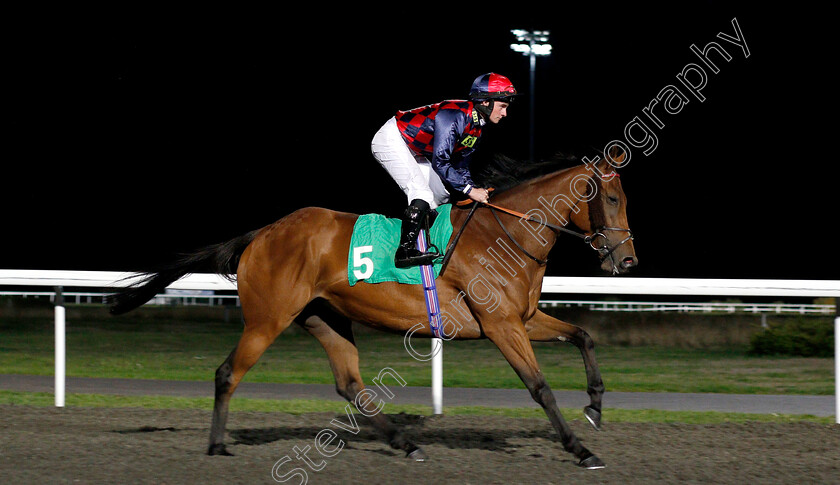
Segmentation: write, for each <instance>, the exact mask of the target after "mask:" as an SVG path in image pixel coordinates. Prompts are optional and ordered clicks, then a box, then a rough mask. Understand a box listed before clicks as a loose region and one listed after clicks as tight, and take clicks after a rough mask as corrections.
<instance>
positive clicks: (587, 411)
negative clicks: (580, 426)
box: [583, 406, 601, 431]
mask: <svg viewBox="0 0 840 485" xmlns="http://www.w3.org/2000/svg"><path fill="white" fill-rule="evenodd" d="M583 415H584V416H586V420H587V421H589V424H591V425H592V427H593V428H595V429H596V430H597V431H601V411H598V410H597V409H595V408H593V407H592V406H586V407H585V408H583Z"/></svg>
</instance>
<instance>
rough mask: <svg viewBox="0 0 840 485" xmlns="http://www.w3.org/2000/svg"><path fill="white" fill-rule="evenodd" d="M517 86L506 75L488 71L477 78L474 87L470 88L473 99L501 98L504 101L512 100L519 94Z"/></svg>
mask: <svg viewBox="0 0 840 485" xmlns="http://www.w3.org/2000/svg"><path fill="white" fill-rule="evenodd" d="M518 95H519V93H517V92H516V88H515V87H513V83H512V82H510V79H508V78H507V77H505V76H502V75H501V74H496V73H495V72H488V73H487V74H482V75H481V76H478V77H477V78H475V81H473V84H472V88H470V99H471V100H480V101H483V100H485V99H487V100H499V101H504V102H507V103H509V102H511V101H512V100H513V97H514V96H518Z"/></svg>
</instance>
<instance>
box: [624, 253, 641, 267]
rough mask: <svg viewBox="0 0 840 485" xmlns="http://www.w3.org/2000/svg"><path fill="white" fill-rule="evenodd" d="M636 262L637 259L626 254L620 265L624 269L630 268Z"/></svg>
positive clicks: (637, 261) (637, 262)
mask: <svg viewBox="0 0 840 485" xmlns="http://www.w3.org/2000/svg"><path fill="white" fill-rule="evenodd" d="M637 264H639V260H637V259H636V257H635V256H627V257H626V258H624V259H622V260H621V267H623V268H625V269H627V268H632V267H634V266H636V265H637Z"/></svg>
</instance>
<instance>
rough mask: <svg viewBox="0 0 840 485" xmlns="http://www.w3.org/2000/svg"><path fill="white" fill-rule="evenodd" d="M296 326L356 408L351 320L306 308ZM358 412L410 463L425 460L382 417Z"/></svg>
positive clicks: (359, 384) (322, 308) (360, 386)
mask: <svg viewBox="0 0 840 485" xmlns="http://www.w3.org/2000/svg"><path fill="white" fill-rule="evenodd" d="M313 306H316V305H313ZM295 322H297V323H298V324H300V325H301V326H302V327H303V328H305V329H306V330H307V331H308V332H309V333H310V334H312V335H313V336H314V337H315V338H316V339H318V342H320V343H321V345H322V346H323V347H324V350H325V351H326V352H327V357H328V358H329V361H330V367H331V368H332V371H333V374H334V375H335V387H336V391H337V392H338V394H339V395H341V396H342V397H344V398H345V399H347V400H348V401H349V402H351V403H353V405H354V406H355V405H356V397H357V396H358V394H359V393H360V392H362V391H363V390H364V389H365V385H364V382H363V381H362V377H361V375H360V373H359V352H358V349H357V348H356V344H355V342H354V340H353V332H352V329H351V322H350V320H348V319H347V318H345V317H344V316H342V315H339V314H337V313H335V312H334V311H332V310H331V309H329V308H328V307H326V305H317V307H316V308H315V309H314V310H312V309H309V308H308V309H307V310H305V311H304V312H303V313H301V315H300V316H298V317H297V318H296V319H295ZM357 407H358V406H357ZM360 412H362V414H364V415H365V416H366V417H367V418H368V419H369V420H370V422H371V424H373V426H374V427H375V428H376V429H377V431H379V432H380V433H381V434H382V435H383V436H384V437H385V440H386V441H387V442H388V444H389V445H391V447H392V448H394V449H398V450H403V451H404V452H405V453H406V456H407V457H409V458H411V459H414V460H418V461H421V460H424V459H425V457H426V456H425V454H424V453H423V450H421V449H420V448H419V447H417V446H416V445H415V444H414V443H412V442H411V441H409V440H407V439H406V438H405V437H403V435H402V433H401V432H400V430H399V429H398V428H397V427H396V426H394V424H393V423H392V422H391V420H390V419H388V417H387V416H385V415H384V414H383V413H381V412H377V413H375V414H373V413H370V412H365V411H362V410H360Z"/></svg>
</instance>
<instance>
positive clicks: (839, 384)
mask: <svg viewBox="0 0 840 485" xmlns="http://www.w3.org/2000/svg"><path fill="white" fill-rule="evenodd" d="M838 337H840V297H838V298H834V422H835V423H840V338H838Z"/></svg>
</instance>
